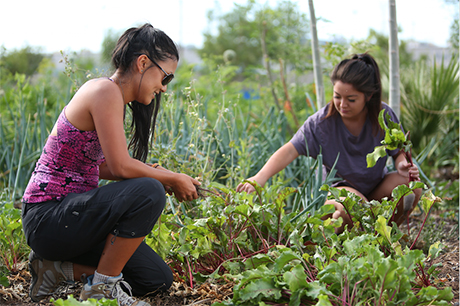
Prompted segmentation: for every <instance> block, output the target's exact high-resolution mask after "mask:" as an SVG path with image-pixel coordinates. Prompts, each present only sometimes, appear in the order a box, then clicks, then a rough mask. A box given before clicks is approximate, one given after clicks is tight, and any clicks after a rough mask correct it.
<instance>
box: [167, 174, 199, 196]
mask: <svg viewBox="0 0 460 306" xmlns="http://www.w3.org/2000/svg"><path fill="white" fill-rule="evenodd" d="M196 185H198V186H199V185H201V183H200V182H199V181H197V180H195V179H194V178H192V177H190V176H188V175H186V174H183V173H176V174H175V178H174V181H173V183H172V184H171V185H170V186H169V187H170V188H171V189H172V192H173V193H174V195H175V196H176V198H177V200H178V201H179V202H182V201H192V200H195V199H198V193H197V189H196ZM167 191H168V190H167Z"/></svg>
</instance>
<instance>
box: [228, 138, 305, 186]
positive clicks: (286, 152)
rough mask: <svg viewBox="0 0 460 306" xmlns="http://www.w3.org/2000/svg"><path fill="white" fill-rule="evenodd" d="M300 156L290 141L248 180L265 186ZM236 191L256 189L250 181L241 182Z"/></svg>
mask: <svg viewBox="0 0 460 306" xmlns="http://www.w3.org/2000/svg"><path fill="white" fill-rule="evenodd" d="M298 156H299V153H298V152H297V149H296V148H295V147H294V145H293V144H292V143H290V142H288V143H286V144H285V145H284V146H282V147H281V148H279V149H278V151H276V152H275V153H274V154H273V155H272V156H271V157H270V158H269V159H268V161H267V162H266V163H265V165H264V166H263V167H262V169H260V171H259V172H258V173H257V174H256V175H255V176H253V177H251V178H248V181H255V182H257V183H258V184H259V185H261V186H264V185H265V183H266V182H267V181H268V179H269V178H271V177H272V176H273V175H275V174H277V173H278V172H280V171H281V170H283V169H284V168H286V167H287V166H288V165H289V164H290V163H291V162H292V161H293V160H294V159H296V158H297V157H298ZM236 191H237V192H241V191H245V192H247V193H251V192H253V191H254V187H253V186H252V185H251V184H249V183H241V184H239V185H238V187H236Z"/></svg>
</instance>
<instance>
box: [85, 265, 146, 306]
mask: <svg viewBox="0 0 460 306" xmlns="http://www.w3.org/2000/svg"><path fill="white" fill-rule="evenodd" d="M93 277H94V275H91V276H88V278H87V281H88V282H87V283H86V284H85V286H84V287H83V289H82V291H81V294H80V299H81V300H83V301H86V300H87V299H96V300H100V299H102V298H106V299H109V300H114V299H117V302H118V305H119V306H150V304H148V303H146V302H142V301H138V300H136V299H135V298H133V297H132V296H131V286H130V285H129V284H128V283H127V282H125V281H124V280H123V274H121V273H120V275H119V276H113V277H109V278H108V279H107V283H103V282H100V283H96V284H93ZM121 284H123V286H124V287H125V288H126V289H128V290H129V294H128V293H126V292H125V291H124V290H123V289H122V288H121V286H120V285H121Z"/></svg>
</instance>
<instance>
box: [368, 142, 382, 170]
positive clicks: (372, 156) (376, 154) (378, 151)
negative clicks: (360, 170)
mask: <svg viewBox="0 0 460 306" xmlns="http://www.w3.org/2000/svg"><path fill="white" fill-rule="evenodd" d="M386 147H387V146H378V147H375V148H374V151H373V152H372V153H369V154H367V155H366V161H367V167H368V168H372V167H374V166H375V164H376V163H377V161H378V160H379V159H380V158H381V157H384V156H385V155H387V151H386Z"/></svg>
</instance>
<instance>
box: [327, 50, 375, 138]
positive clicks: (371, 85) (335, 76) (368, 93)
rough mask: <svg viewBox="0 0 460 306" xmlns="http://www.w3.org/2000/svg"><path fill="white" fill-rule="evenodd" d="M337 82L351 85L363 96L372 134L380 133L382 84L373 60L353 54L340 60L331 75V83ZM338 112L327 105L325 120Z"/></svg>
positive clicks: (331, 103) (369, 57)
mask: <svg viewBox="0 0 460 306" xmlns="http://www.w3.org/2000/svg"><path fill="white" fill-rule="evenodd" d="M337 81H341V82H343V83H347V84H351V85H353V87H354V88H355V89H356V90H357V91H359V92H362V93H363V94H364V97H365V98H366V100H368V99H369V100H368V101H367V102H366V107H367V109H368V115H369V119H370V121H371V123H372V130H373V132H374V134H377V133H378V131H380V130H381V129H380V125H379V112H380V110H381V109H382V83H381V81H380V70H379V66H378V65H377V63H376V61H375V59H374V58H373V57H372V56H371V55H370V54H367V53H362V54H354V55H353V56H352V57H351V58H350V59H344V60H342V61H341V62H340V63H339V64H338V65H337V66H335V68H334V70H333V71H332V73H331V82H332V84H335V83H336V82H337ZM337 113H338V112H337V110H336V109H335V107H334V105H333V101H331V102H330V104H329V110H328V114H327V116H326V118H328V117H330V116H334V115H336V114H337Z"/></svg>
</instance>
